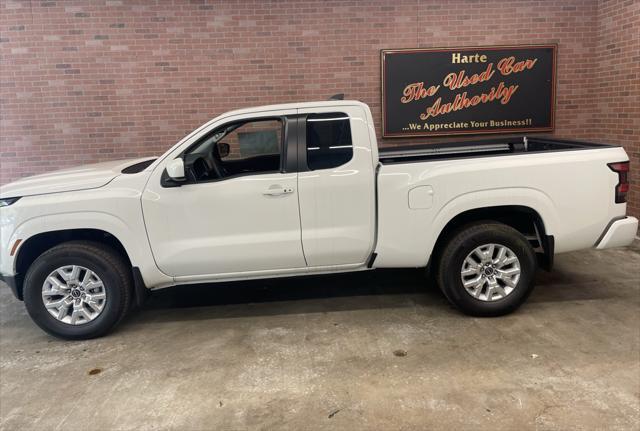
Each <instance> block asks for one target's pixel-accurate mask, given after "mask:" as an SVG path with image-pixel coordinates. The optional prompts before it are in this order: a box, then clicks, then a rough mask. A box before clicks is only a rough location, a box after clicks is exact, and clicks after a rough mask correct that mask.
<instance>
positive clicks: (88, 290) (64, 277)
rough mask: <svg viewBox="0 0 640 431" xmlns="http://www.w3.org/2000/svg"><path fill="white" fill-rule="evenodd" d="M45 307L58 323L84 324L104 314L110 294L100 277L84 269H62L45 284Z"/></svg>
mask: <svg viewBox="0 0 640 431" xmlns="http://www.w3.org/2000/svg"><path fill="white" fill-rule="evenodd" d="M42 301H43V302H44V306H45V308H46V309H47V311H48V312H49V314H51V315H52V316H53V317H55V318H56V319H57V320H58V321H60V322H63V323H67V324H69V325H83V324H85V323H88V322H91V321H92V320H94V319H95V318H96V317H98V316H99V315H100V313H102V310H103V309H104V306H105V304H106V303H107V291H106V290H105V288H104V285H103V284H102V280H100V277H98V276H97V275H96V273H95V272H93V271H91V270H90V269H87V268H85V267H84V266H78V265H68V266H62V267H60V268H58V269H56V270H54V271H53V272H51V274H49V276H48V277H47V278H46V279H45V281H44V283H43V285H42Z"/></svg>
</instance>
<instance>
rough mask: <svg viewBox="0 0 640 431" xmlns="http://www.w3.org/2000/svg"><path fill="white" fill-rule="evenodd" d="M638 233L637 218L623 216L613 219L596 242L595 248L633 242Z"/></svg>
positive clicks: (624, 244)
mask: <svg viewBox="0 0 640 431" xmlns="http://www.w3.org/2000/svg"><path fill="white" fill-rule="evenodd" d="M637 234H638V219H637V218H635V217H625V218H621V219H618V220H615V221H613V222H612V223H611V224H610V225H609V226H608V227H607V229H606V230H605V231H604V233H603V234H602V236H601V237H600V240H599V241H598V242H597V243H596V248H597V249H598V250H602V249H604V248H612V247H624V246H627V245H629V244H631V243H632V242H633V240H634V239H635V237H636V235H637Z"/></svg>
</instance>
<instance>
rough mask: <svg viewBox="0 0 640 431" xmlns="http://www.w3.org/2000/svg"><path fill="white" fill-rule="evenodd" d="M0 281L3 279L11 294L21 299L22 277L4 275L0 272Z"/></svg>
mask: <svg viewBox="0 0 640 431" xmlns="http://www.w3.org/2000/svg"><path fill="white" fill-rule="evenodd" d="M0 281H4V282H5V283H7V284H8V285H9V288H10V289H11V292H12V293H13V296H15V297H16V298H18V299H19V300H20V301H22V289H20V287H21V284H22V277H20V276H19V275H5V274H2V273H0Z"/></svg>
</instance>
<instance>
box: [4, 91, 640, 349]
mask: <svg viewBox="0 0 640 431" xmlns="http://www.w3.org/2000/svg"><path fill="white" fill-rule="evenodd" d="M628 170H629V162H628V157H627V155H626V153H625V151H624V150H623V149H622V148H620V147H616V146H611V145H603V144H593V143H586V142H574V141H564V140H554V139H544V138H533V137H529V138H527V137H518V138H496V139H491V140H485V141H475V142H460V143H452V144H438V145H422V146H411V147H393V148H392V149H389V150H380V149H379V148H378V146H377V142H376V133H375V130H374V124H373V119H372V116H371V112H370V110H369V108H368V107H367V106H366V105H365V104H363V103H360V102H356V101H328V102H315V103H298V104H288V105H276V106H265V107H258V108H252V109H244V110H239V111H233V112H229V113H226V114H223V115H221V116H219V117H217V118H215V119H213V120H211V121H210V122H208V123H206V124H204V125H203V126H202V127H200V128H198V129H197V130H195V131H194V132H193V133H191V134H189V135H188V136H186V137H185V138H184V139H182V140H181V141H180V142H178V143H177V144H176V145H175V146H173V148H171V149H170V150H169V151H167V152H166V153H165V154H164V155H162V156H160V157H158V158H146V159H137V160H131V161H118V162H107V163H100V164H96V165H90V166H84V167H79V168H73V169H66V170H62V171H58V172H55V173H51V174H46V175H39V176H34V177H31V178H26V179H22V180H19V181H16V182H14V183H11V184H8V185H6V186H4V187H2V188H1V189H0V198H1V201H0V205H1V206H2V207H1V208H0V215H1V225H0V229H1V232H0V233H1V244H0V259H1V262H0V272H1V273H2V278H3V279H4V280H5V281H6V282H7V283H8V284H9V285H10V286H11V288H12V290H13V293H14V294H15V296H16V297H17V298H19V299H24V302H25V305H26V307H27V310H28V312H29V314H30V316H31V317H32V318H33V320H34V321H35V322H36V323H37V324H38V325H39V326H40V327H42V328H43V329H44V330H45V331H47V332H49V333H51V334H53V335H56V336H59V337H64V338H70V339H79V338H89V337H96V336H99V335H102V334H105V333H106V332H108V331H109V330H110V329H111V328H113V327H114V326H115V325H116V324H117V323H118V322H119V321H120V319H121V318H122V317H123V316H124V315H125V313H126V312H127V310H128V309H130V308H131V307H130V306H131V304H136V303H140V302H141V301H142V300H143V298H144V297H145V294H146V292H148V290H149V289H151V290H153V289H160V288H164V287H167V286H172V285H176V284H184V283H203V282H216V281H218V282H219V281H230V280H240V279H249V278H267V277H283V276H302V275H307V274H321V273H335V272H347V271H362V270H368V269H374V268H401V267H414V268H416V267H429V268H431V269H432V270H433V272H434V274H435V275H436V279H437V282H438V285H439V287H440V288H441V289H442V291H443V292H444V294H445V295H446V297H447V298H448V299H449V300H450V301H451V302H452V303H453V304H454V305H455V306H457V307H458V308H459V309H461V310H462V311H464V312H466V313H469V314H472V315H480V316H492V315H500V314H504V313H508V312H510V311H512V310H514V309H515V308H516V307H518V306H519V305H520V304H521V303H522V302H523V301H524V300H525V299H526V298H527V296H528V295H529V293H530V292H531V289H532V287H533V279H534V278H533V277H534V273H535V271H536V268H537V267H538V266H539V265H540V266H542V267H544V268H547V269H550V268H551V265H552V263H553V256H554V255H555V254H556V253H564V252H568V251H572V250H579V249H585V248H591V247H595V248H598V249H603V248H608V247H618V246H625V245H628V244H629V243H631V242H632V241H633V239H634V237H635V235H636V232H637V228H638V220H637V219H636V218H633V217H628V216H626V215H625V210H626V204H625V199H626V192H627V190H628V187H629V183H628V179H627V175H628Z"/></svg>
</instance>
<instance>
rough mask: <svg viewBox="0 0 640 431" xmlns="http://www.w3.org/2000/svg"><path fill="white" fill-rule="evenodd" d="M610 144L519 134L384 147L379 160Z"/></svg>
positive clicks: (490, 154) (483, 154) (582, 148)
mask: <svg viewBox="0 0 640 431" xmlns="http://www.w3.org/2000/svg"><path fill="white" fill-rule="evenodd" d="M609 147H616V145H609V144H599V143H594V142H584V141H575V140H566V139H554V138H546V137H528V136H516V137H508V138H497V139H484V140H477V141H464V142H451V143H443V144H418V145H410V146H397V147H395V146H394V147H387V148H380V149H379V160H380V162H381V163H382V164H392V163H406V162H414V161H425V160H442V159H458V158H465V157H488V156H497V155H515V154H524V153H543V152H555V151H576V150H590V149H598V148H609Z"/></svg>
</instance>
